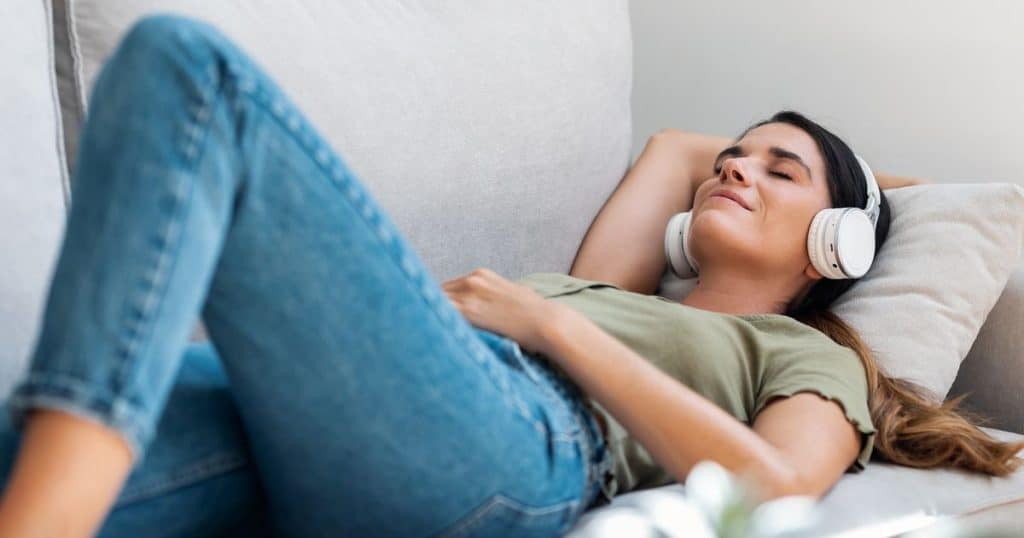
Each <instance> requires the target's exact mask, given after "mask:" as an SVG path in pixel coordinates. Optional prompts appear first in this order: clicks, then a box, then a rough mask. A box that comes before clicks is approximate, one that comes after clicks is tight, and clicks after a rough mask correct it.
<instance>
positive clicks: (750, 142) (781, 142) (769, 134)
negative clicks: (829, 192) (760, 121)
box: [737, 123, 825, 183]
mask: <svg viewBox="0 0 1024 538" xmlns="http://www.w3.org/2000/svg"><path fill="white" fill-rule="evenodd" d="M737 143H738V144H740V145H742V146H743V149H745V150H746V151H747V153H755V152H758V153H760V152H767V151H768V148H770V147H771V146H778V147H780V148H782V149H785V150H789V151H792V152H793V153H796V154H797V155H799V156H800V158H801V159H802V160H803V161H804V162H805V163H807V166H808V168H810V169H811V179H812V180H814V181H815V182H822V183H823V182H824V180H825V162H824V160H822V158H821V153H820V152H819V151H818V145H817V144H816V143H815V142H814V139H813V138H811V135H809V134H807V133H805V132H804V131H803V129H800V128H799V127H795V126H793V125H789V124H788V123H768V124H765V125H761V126H760V127H756V128H754V129H751V130H750V131H748V132H747V134H745V135H744V136H743V138H741V139H739V141H737Z"/></svg>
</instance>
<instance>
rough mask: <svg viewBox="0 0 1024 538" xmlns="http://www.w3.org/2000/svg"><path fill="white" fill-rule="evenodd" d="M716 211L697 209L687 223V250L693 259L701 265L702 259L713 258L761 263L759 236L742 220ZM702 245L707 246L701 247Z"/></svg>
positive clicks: (762, 253) (722, 260) (755, 264)
mask: <svg viewBox="0 0 1024 538" xmlns="http://www.w3.org/2000/svg"><path fill="white" fill-rule="evenodd" d="M714 213H719V214H714ZM720 213H721V212H717V211H716V212H713V213H701V214H700V215H698V216H697V218H695V219H694V220H693V223H692V224H691V225H690V234H691V235H690V241H691V243H690V247H689V248H690V254H691V255H693V256H694V257H695V258H697V260H698V261H697V263H698V264H699V265H703V264H702V263H701V262H702V261H704V260H710V259H714V260H716V261H718V262H719V263H721V262H725V263H727V264H742V265H743V266H747V267H750V266H752V265H753V266H760V265H763V262H764V260H761V259H760V258H761V257H762V256H763V255H764V254H765V249H764V247H763V245H764V244H765V243H764V242H763V238H761V237H760V236H759V234H757V233H756V231H754V230H751V229H750V228H749V227H748V226H747V225H746V224H745V223H743V221H740V220H738V219H735V218H730V216H729V215H721V214H720ZM705 245H711V248H710V249H708V250H707V251H705V248H704V246H705Z"/></svg>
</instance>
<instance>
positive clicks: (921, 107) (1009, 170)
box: [630, 0, 1024, 185]
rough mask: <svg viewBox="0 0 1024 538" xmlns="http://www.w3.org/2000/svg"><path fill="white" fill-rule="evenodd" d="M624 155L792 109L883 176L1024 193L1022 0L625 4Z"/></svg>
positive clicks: (650, 0)
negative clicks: (673, 132)
mask: <svg viewBox="0 0 1024 538" xmlns="http://www.w3.org/2000/svg"><path fill="white" fill-rule="evenodd" d="M630 10H631V16H632V24H633V40H634V66H635V67H634V70H635V71H634V86H633V114H634V117H633V142H634V145H633V147H634V153H633V156H634V157H635V156H636V155H637V154H639V151H640V150H641V149H642V148H643V144H644V143H645V142H646V140H647V137H648V136H650V135H651V133H653V132H654V131H656V130H657V129H659V128H661V127H676V128H680V129H685V130H691V131H698V132H705V133H712V134H718V135H723V136H730V137H734V136H736V135H738V134H739V133H740V131H742V130H743V129H744V128H745V127H747V126H748V125H749V124H751V123H753V122H755V121H757V120H760V119H765V118H767V117H769V116H770V115H771V114H773V113H774V112H776V111H778V110H780V109H783V108H792V109H795V110H797V111H799V112H802V113H804V114H805V115H807V116H808V117H810V118H811V119H813V120H815V121H817V122H819V123H821V124H823V125H824V126H825V127H827V128H829V129H831V130H832V131H833V132H835V133H836V134H837V135H839V136H840V137H841V138H843V139H844V140H845V141H846V142H847V143H848V144H850V146H851V147H852V148H853V149H854V150H855V151H857V152H858V153H860V154H861V155H863V156H864V157H865V158H866V159H867V160H868V162H869V163H871V164H872V167H873V168H874V169H875V170H877V171H880V172H883V173H891V174H898V175H911V176H917V177H922V178H925V179H929V180H932V181H936V182H967V181H970V182H974V181H1009V182H1014V183H1018V184H1022V185H1024V134H1022V129H1024V2H1021V1H1016V0H1003V1H997V0H984V1H972V2H966V1H954V0H935V1H908V0H899V1H897V0H857V1H856V2H852V1H851V2H839V1H811V0H805V1H798V0H783V1H776V2H753V1H747V2H741V1H713V0H706V1H703V2H697V1H693V0H687V1H670V0H632V2H631V7H630Z"/></svg>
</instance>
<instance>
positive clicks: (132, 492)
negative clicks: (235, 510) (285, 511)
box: [114, 453, 249, 509]
mask: <svg viewBox="0 0 1024 538" xmlns="http://www.w3.org/2000/svg"><path fill="white" fill-rule="evenodd" d="M247 463H249V460H248V458H246V457H245V456H240V455H238V454H231V453H222V454H215V455H214V456H211V457H208V458H206V459H202V460H200V461H198V462H195V463H192V464H190V465H189V466H187V467H185V468H184V469H182V470H179V471H177V472H175V473H174V474H173V475H172V476H171V477H170V478H169V479H167V480H161V481H158V482H154V483H152V484H145V485H144V486H142V487H138V488H130V489H128V488H126V489H125V490H124V491H123V492H122V493H121V496H120V498H119V500H118V503H117V504H116V505H115V506H114V508H115V509H116V508H121V507H124V506H127V505H130V504H132V503H136V502H139V501H143V500H146V499H148V498H151V497H155V496H157V495H161V494H163V493H166V492H168V491H171V490H173V489H176V488H180V487H183V486H188V485H191V484H193V483H195V482H199V481H201V480H204V479H207V478H211V477H213V476H217V475H222V474H226V473H229V472H231V471H234V470H236V469H239V468H242V467H245V465H246V464H247Z"/></svg>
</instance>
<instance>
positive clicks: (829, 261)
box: [807, 208, 846, 280]
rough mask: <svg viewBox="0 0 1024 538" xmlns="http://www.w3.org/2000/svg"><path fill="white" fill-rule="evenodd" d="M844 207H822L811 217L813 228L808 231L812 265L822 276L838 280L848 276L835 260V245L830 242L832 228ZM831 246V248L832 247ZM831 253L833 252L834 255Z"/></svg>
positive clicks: (808, 250)
mask: <svg viewBox="0 0 1024 538" xmlns="http://www.w3.org/2000/svg"><path fill="white" fill-rule="evenodd" d="M843 211H844V209H835V208H829V209H822V210H821V211H818V213H817V214H815V215H814V218H813V219H811V228H810V230H808V232H807V257H808V258H809V259H810V260H811V265H813V266H814V268H815V269H816V270H817V271H818V272H819V273H821V276H823V277H825V278H828V279H833V280H838V279H843V278H846V275H844V274H843V272H842V270H841V269H840V268H839V264H838V262H836V261H835V256H834V254H835V245H834V244H831V245H830V243H831V242H832V238H831V237H830V235H832V234H831V229H832V228H834V227H835V221H836V220H837V218H838V217H839V216H840V214H841V213H842V212H843ZM830 247H831V248H830ZM829 253H831V254H833V255H832V256H830V255H829Z"/></svg>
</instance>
